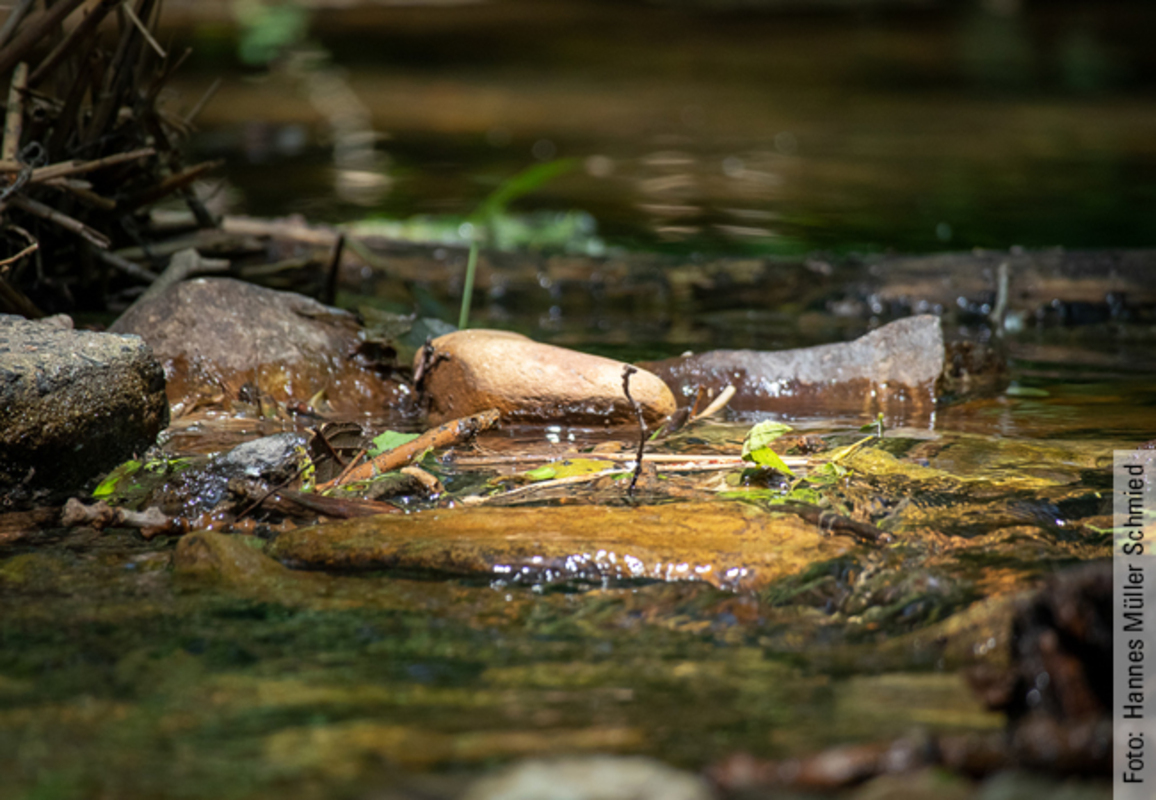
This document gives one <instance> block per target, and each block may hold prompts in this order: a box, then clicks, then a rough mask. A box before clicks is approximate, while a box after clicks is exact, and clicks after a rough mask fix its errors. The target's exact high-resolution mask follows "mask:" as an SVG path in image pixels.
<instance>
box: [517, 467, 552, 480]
mask: <svg viewBox="0 0 1156 800" xmlns="http://www.w3.org/2000/svg"><path fill="white" fill-rule="evenodd" d="M522 474H523V475H525V476H526V477H527V478H529V479H530V480H532V481H549V480H553V479H554V477H555V476H556V475H557V474H558V472H557V471H556V470H555V469H554V468H553V467H552V466H550V465H549V464H545V465H543V466H541V467H538V468H537V469H530V470H526V471H525V472H523V473H522Z"/></svg>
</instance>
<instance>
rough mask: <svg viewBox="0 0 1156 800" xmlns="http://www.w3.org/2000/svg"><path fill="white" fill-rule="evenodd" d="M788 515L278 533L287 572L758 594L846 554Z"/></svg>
mask: <svg viewBox="0 0 1156 800" xmlns="http://www.w3.org/2000/svg"><path fill="white" fill-rule="evenodd" d="M853 546H854V544H853V542H851V541H850V540H846V539H842V538H840V537H823V536H821V535H820V533H819V531H818V529H817V528H816V527H815V526H814V525H810V524H808V523H806V522H804V521H803V520H801V519H800V518H799V517H796V516H793V515H789V514H770V513H767V512H764V511H760V510H759V509H756V508H753V507H751V506H749V505H744V504H740V503H676V504H669V505H661V506H645V507H641V508H617V507H606V506H559V507H551V508H485V507H483V508H470V509H450V510H437V511H426V512H422V513H420V514H413V515H409V516H404V517H403V516H395V515H388V516H378V517H364V518H361V519H357V520H349V521H345V522H337V523H329V524H325V525H316V526H312V527H308V528H299V529H297V530H293V531H289V532H287V533H283V534H281V535H280V536H278V537H277V539H276V540H275V541H274V542H273V544H272V545H271V547H270V550H269V554H270V555H271V556H273V557H274V558H277V559H280V560H281V561H283V562H284V563H286V564H287V565H289V566H292V567H300V568H308V569H324V570H340V571H349V570H396V571H401V572H406V573H413V572H418V573H427V574H437V575H456V576H472V577H484V578H488V579H491V580H504V581H508V582H510V583H525V584H549V583H558V582H565V581H575V580H577V581H590V582H595V583H600V582H602V581H607V580H610V581H639V580H642V581H645V580H661V581H684V580H699V581H705V582H707V583H710V584H712V585H714V586H718V587H720V588H726V589H758V588H762V587H764V586H766V585H768V584H770V583H772V582H773V581H775V580H777V579H779V578H783V577H787V576H789V575H794V574H796V573H798V572H800V571H802V570H803V569H805V568H806V567H807V566H809V565H811V564H813V563H815V562H816V561H821V560H825V559H829V558H835V557H837V556H840V555H843V554H844V553H846V552H848V551H849V550H850V549H851V548H852V547H853Z"/></svg>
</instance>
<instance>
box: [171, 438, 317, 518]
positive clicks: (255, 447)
mask: <svg viewBox="0 0 1156 800" xmlns="http://www.w3.org/2000/svg"><path fill="white" fill-rule="evenodd" d="M306 442H307V439H306V438H305V437H304V436H303V435H301V434H298V433H277V434H274V435H272V436H265V437H262V438H260V439H254V440H253V441H251V442H245V443H244V444H240V445H237V446H236V447H234V448H233V449H232V450H229V451H227V452H225V453H222V454H220V455H217V456H214V457H213V458H210V459H209V460H208V461H206V462H205V463H204V464H202V465H199V466H194V467H192V468H189V469H187V470H185V471H182V472H179V473H177V475H176V476H174V477H173V478H172V479H171V480H170V481H169V482H168V483H167V484H166V485H164V486H163V487H161V489H160V490H159V491H158V492H157V494H156V496H155V497H154V501H155V502H157V503H158V504H159V505H160V506H161V507H162V508H164V509H165V510H167V511H169V512H171V513H184V514H197V513H199V512H202V511H211V510H212V509H213V508H214V507H216V506H217V505H218V504H219V503H221V501H223V500H225V499H226V497H227V494H228V487H229V481H231V480H234V479H237V478H241V479H252V480H264V481H267V482H269V483H280V482H281V481H284V480H286V479H288V478H290V477H291V476H292V475H293V474H294V473H295V472H296V470H297V466H298V463H299V461H300V459H301V458H302V457H303V454H304V453H305V445H306Z"/></svg>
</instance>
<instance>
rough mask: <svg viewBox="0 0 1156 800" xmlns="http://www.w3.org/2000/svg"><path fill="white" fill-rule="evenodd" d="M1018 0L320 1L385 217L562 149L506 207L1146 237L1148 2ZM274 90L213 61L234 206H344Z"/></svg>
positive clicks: (777, 232) (957, 243) (776, 230)
mask: <svg viewBox="0 0 1156 800" xmlns="http://www.w3.org/2000/svg"><path fill="white" fill-rule="evenodd" d="M983 8H987V10H986V11H985V10H983ZM1017 8H1018V10H1017V11H1015V12H1014V13H1013V12H1006V13H1005V11H999V10H997V9H996V7H995V6H993V5H991V4H986V5H985V6H982V7H974V8H973V7H967V8H966V9H956V10H924V11H920V12H910V13H895V14H889V15H883V14H870V13H867V14H863V15H840V14H825V15H818V16H807V15H795V16H790V15H774V14H768V15H758V14H746V15H735V14H729V15H728V14H715V15H710V14H706V15H704V14H701V13H695V12H680V11H672V10H665V11H662V12H656V11H654V10H653V9H638V8H631V7H619V6H618V5H616V4H609V5H608V4H588V3H582V2H566V3H556V4H555V3H552V4H533V3H531V4H526V3H519V2H512V3H502V4H482V5H481V6H470V7H464V8H447V9H437V10H434V9H425V10H424V11H394V12H391V11H389V10H388V9H375V10H373V11H364V10H363V11H361V12H355V11H351V12H348V13H347V14H346V15H345V16H342V15H341V14H339V13H337V12H327V15H326V17H325V18H324V20H322V19H320V18H319V19H318V20H317V24H316V28H317V35H318V37H319V38H320V40H321V41H322V42H323V43H325V44H327V45H328V47H329V49H330V51H331V53H332V54H333V56H334V58H335V60H336V61H337V62H338V63H339V64H340V65H341V66H342V67H344V68H346V69H348V71H349V72H348V89H349V91H350V92H351V93H352V95H353V96H356V97H357V98H359V103H360V104H361V106H363V107H364V108H365V109H368V111H369V113H370V115H371V120H370V122H371V123H372V125H373V127H374V128H375V129H376V130H377V131H378V133H380V134H383V135H386V136H388V138H387V139H386V140H384V141H382V142H381V143H380V144H379V147H378V149H379V151H381V152H382V153H384V154H387V155H388V157H389V159H390V164H391V166H390V167H388V172H389V179H390V181H391V189H390V191H389V193H388V195H387V196H386V197H385V199H384V200H383V201H382V202H381V203H380V204H379V205H378V206H376V208H375V209H374V210H375V211H377V212H378V213H381V214H384V215H386V216H389V217H395V218H406V217H410V216H413V215H415V214H457V215H466V214H468V213H470V212H471V211H472V210H473V209H474V208H475V207H476V206H477V204H478V202H480V201H481V199H482V198H483V197H485V196H486V195H487V194H488V193H489V192H490V191H491V190H492V189H493V188H494V187H496V186H497V185H498V184H499V183H500V182H501V181H502V180H503V179H505V178H507V177H509V176H511V175H513V174H514V173H516V172H518V171H519V170H520V169H522V168H524V167H526V166H527V165H529V164H533V163H537V162H541V161H545V160H549V159H552V158H563V157H565V158H569V157H574V158H577V159H578V160H579V161H580V163H581V164H582V168H581V169H579V170H577V171H575V172H574V173H572V174H570V175H567V176H564V177H562V178H559V179H557V180H556V181H554V182H553V183H551V184H550V185H548V186H546V187H544V188H542V189H540V190H539V191H537V192H535V193H534V194H533V195H531V196H530V197H527V198H524V199H522V200H521V201H519V202H518V203H517V204H516V206H515V207H516V209H518V210H523V211H529V210H534V209H550V210H559V209H581V210H584V211H586V212H589V213H590V214H592V215H593V216H594V218H595V219H596V220H597V222H598V226H599V231H600V232H601V233H602V234H603V235H604V236H606V237H608V238H609V239H610V240H611V241H613V242H622V243H627V244H636V245H642V246H662V245H666V246H676V247H681V248H687V247H710V248H715V249H719V248H721V249H743V248H747V247H751V246H755V247H758V248H760V249H763V250H767V249H770V250H777V251H803V250H807V249H812V248H836V249H850V248H867V249H881V248H896V249H899V250H904V251H919V250H933V249H942V248H945V247H950V248H957V249H958V248H967V247H971V246H985V247H1007V246H1010V245H1013V244H1021V245H1026V246H1046V245H1053V244H1062V245H1065V246H1068V247H1080V246H1084V247H1107V246H1127V245H1141V244H1149V243H1151V241H1152V240H1153V238H1154V235H1156V223H1153V222H1152V220H1151V217H1150V215H1146V214H1144V213H1142V209H1143V208H1144V207H1145V205H1146V204H1147V205H1149V206H1150V204H1151V200H1152V188H1151V187H1152V185H1153V177H1154V176H1156V153H1154V152H1153V151H1152V149H1151V147H1150V142H1151V141H1152V133H1153V131H1156V108H1154V107H1153V106H1152V105H1151V103H1150V102H1149V101H1148V97H1149V96H1150V90H1151V88H1152V84H1153V81H1154V77H1153V76H1154V64H1153V58H1152V56H1151V54H1150V52H1149V48H1148V47H1147V43H1146V42H1145V41H1143V38H1142V37H1140V36H1139V35H1138V33H1137V31H1139V30H1142V29H1144V25H1147V26H1148V29H1151V27H1152V25H1153V24H1156V19H1153V16H1154V15H1156V11H1153V9H1152V8H1151V7H1150V6H1149V5H1148V4H1144V3H1115V4H1112V6H1111V7H1103V8H1101V7H1099V6H1092V5H1087V4H1081V5H1073V6H1062V7H1060V8H1052V7H1050V6H1046V7H1045V6H1043V5H1042V4H1041V5H1032V6H1024V7H1018V6H1017ZM359 14H360V16H359ZM343 20H344V21H343ZM202 35H203V34H202ZM213 69H215V70H219V69H220V65H219V64H216V65H214V66H213ZM209 80H211V78H210V77H209V76H208V75H207V74H206V75H204V76H203V77H202V76H200V75H197V74H195V73H190V74H187V75H186V78H185V81H186V83H185V84H184V85H183V88H184V89H185V90H187V93H188V95H189V96H190V97H197V96H199V90H200V88H201V87H200V84H201V83H202V82H204V83H207V82H208V81H209ZM287 88H288V87H287V86H286V85H285V84H284V81H278V80H276V79H274V80H270V81H267V82H265V83H253V82H246V81H244V80H242V79H241V78H240V77H239V76H235V77H233V78H228V77H227V79H226V81H225V84H224V86H223V87H222V89H221V91H220V92H219V94H218V96H217V98H216V99H215V100H214V101H213V103H211V104H210V105H209V107H208V108H206V109H205V111H204V113H203V115H202V117H201V119H200V123H201V128H202V131H203V133H202V136H201V139H200V140H199V141H200V145H201V146H202V147H203V148H204V149H205V150H224V151H226V152H230V153H235V154H239V155H240V156H241V158H239V159H234V162H233V164H232V167H231V178H232V179H233V180H234V182H235V183H236V184H237V186H238V187H239V188H240V190H241V193H242V195H243V198H242V200H241V203H240V207H241V208H243V209H244V210H246V211H249V212H252V213H256V214H262V215H266V214H281V213H286V212H293V211H299V212H303V213H306V214H308V215H310V216H312V217H318V216H321V217H326V218H329V219H347V218H350V217H360V216H363V215H364V214H365V213H366V209H365V208H364V207H358V206H351V205H347V204H342V203H341V202H340V201H339V200H338V199H337V193H336V189H335V188H334V184H333V179H334V177H335V175H337V174H338V173H340V170H339V171H338V173H335V172H334V171H333V167H332V164H331V162H330V159H329V157H328V154H327V153H326V151H325V150H324V149H323V148H322V147H321V146H320V145H319V143H320V142H322V141H323V140H324V139H326V138H327V134H325V130H326V126H327V125H328V127H329V128H332V127H333V123H332V122H330V123H327V124H322V123H321V122H320V120H319V119H318V110H317V109H316V108H314V107H311V106H309V105H308V103H305V102H304V101H303V100H302V99H301V98H299V97H296V96H295V95H294V93H293V92H291V91H286V89H287ZM302 126H304V127H305V128H306V129H307V130H308V131H309V134H310V135H309V137H308V138H309V140H310V141H312V142H313V143H314V145H313V147H312V148H309V149H307V150H305V151H302V149H301V145H300V131H301V128H302ZM284 129H288V130H290V131H292V132H293V135H291V136H283V135H282V134H281V133H280V132H281V131H282V130H284ZM255 131H259V132H262V133H260V135H254V132H255ZM282 140H285V141H287V142H289V149H285V147H283V146H282V144H283V141H282ZM245 162H248V163H245ZM279 165H291V166H292V167H293V169H291V170H286V169H281V168H278V166H279ZM271 167H273V168H271Z"/></svg>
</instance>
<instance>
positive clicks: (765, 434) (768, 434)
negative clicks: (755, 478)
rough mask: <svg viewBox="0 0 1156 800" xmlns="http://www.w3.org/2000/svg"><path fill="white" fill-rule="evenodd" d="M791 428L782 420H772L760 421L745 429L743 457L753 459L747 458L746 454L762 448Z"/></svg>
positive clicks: (751, 459) (747, 459)
mask: <svg viewBox="0 0 1156 800" xmlns="http://www.w3.org/2000/svg"><path fill="white" fill-rule="evenodd" d="M793 430H794V428H792V427H791V426H790V425H784V424H783V423H782V422H774V421H773V420H767V421H766V422H760V423H759V424H758V425H756V426H755V427H753V428H751V429H750V430H749V431H747V436H746V438H745V439H743V459H744V460H746V461H754V459H753V458H748V456H750V455H751V454H752V453H753V452H755V451H756V450H762V449H763V448H765V447H768V446H769V445H770V443H771V442H773V441H775V439H778V438H779V437H780V436H782V435H783V434H784V433H788V432H790V431H793Z"/></svg>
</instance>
